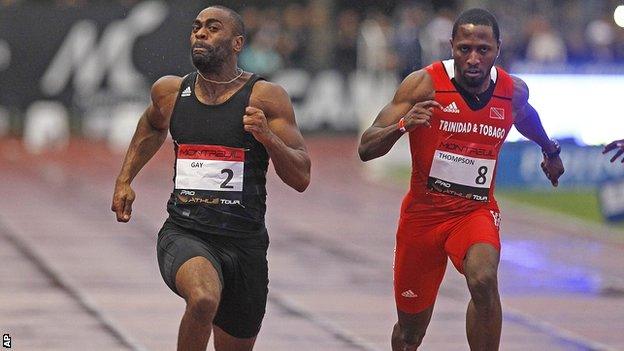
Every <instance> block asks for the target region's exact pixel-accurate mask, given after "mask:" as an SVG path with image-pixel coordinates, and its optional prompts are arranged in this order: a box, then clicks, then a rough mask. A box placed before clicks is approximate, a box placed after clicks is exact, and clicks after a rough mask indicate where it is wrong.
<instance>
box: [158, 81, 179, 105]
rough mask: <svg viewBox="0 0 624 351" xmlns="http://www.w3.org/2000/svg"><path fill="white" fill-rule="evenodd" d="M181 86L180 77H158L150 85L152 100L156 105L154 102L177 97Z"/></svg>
mask: <svg viewBox="0 0 624 351" xmlns="http://www.w3.org/2000/svg"><path fill="white" fill-rule="evenodd" d="M181 85H182V77H178V76H163V77H160V78H159V79H158V80H157V81H156V82H154V84H153V85H152V91H151V95H152V100H154V102H156V103H158V101H156V100H160V99H162V98H164V97H167V96H169V95H172V94H173V95H177V93H178V91H179V90H180V86H181Z"/></svg>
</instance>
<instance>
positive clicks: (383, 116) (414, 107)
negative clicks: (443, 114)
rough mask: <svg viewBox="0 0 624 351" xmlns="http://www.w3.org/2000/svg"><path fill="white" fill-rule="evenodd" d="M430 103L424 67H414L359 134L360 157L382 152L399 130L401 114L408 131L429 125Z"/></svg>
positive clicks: (379, 154)
mask: <svg viewBox="0 0 624 351" xmlns="http://www.w3.org/2000/svg"><path fill="white" fill-rule="evenodd" d="M433 107H441V106H440V105H439V104H438V103H437V102H435V101H433V87H432V84H431V81H430V78H429V76H428V74H427V73H426V72H425V71H422V70H421V71H417V72H414V73H412V74H410V75H409V76H407V77H406V78H405V80H403V82H402V83H401V85H400V86H399V88H398V89H397V91H396V93H395V95H394V98H393V99H392V101H391V102H390V103H388V104H387V105H386V106H385V107H384V108H383V109H382V110H381V112H379V114H378V115H377V118H375V121H374V122H373V124H372V125H371V126H370V127H369V128H368V129H367V130H366V131H365V132H364V134H362V138H361V140H360V146H359V147H358V154H359V155H360V159H361V160H362V161H368V160H372V159H375V158H377V157H380V156H383V155H385V154H387V153H388V151H390V149H391V148H392V146H394V144H395V143H396V142H397V140H399V138H400V137H401V135H402V134H403V133H402V132H401V131H399V128H398V122H399V120H400V119H401V117H403V118H404V121H405V128H406V130H407V131H411V130H413V129H414V128H417V127H418V126H421V125H426V126H427V127H429V126H430V124H429V118H430V117H431V113H432V111H433Z"/></svg>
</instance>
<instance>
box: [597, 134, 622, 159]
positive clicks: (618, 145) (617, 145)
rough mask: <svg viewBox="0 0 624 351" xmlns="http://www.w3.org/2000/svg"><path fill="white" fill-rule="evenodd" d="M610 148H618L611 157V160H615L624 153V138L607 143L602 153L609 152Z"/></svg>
mask: <svg viewBox="0 0 624 351" xmlns="http://www.w3.org/2000/svg"><path fill="white" fill-rule="evenodd" d="M612 150H618V151H617V152H616V153H615V155H613V157H611V162H615V160H617V159H618V157H620V156H622V154H624V139H622V140H616V141H613V142H611V143H610V144H609V145H607V146H605V148H604V149H603V150H602V153H603V154H606V153H607V152H610V151H612ZM621 162H622V163H624V157H622V161H621Z"/></svg>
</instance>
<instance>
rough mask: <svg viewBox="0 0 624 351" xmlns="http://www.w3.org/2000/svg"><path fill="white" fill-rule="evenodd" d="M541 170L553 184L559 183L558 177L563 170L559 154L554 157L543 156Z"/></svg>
mask: <svg viewBox="0 0 624 351" xmlns="http://www.w3.org/2000/svg"><path fill="white" fill-rule="evenodd" d="M541 166H542V171H544V174H546V178H548V179H549V180H550V182H551V183H552V185H553V186H558V185H559V177H561V175H562V174H563V172H564V171H565V170H564V169H563V162H562V161H561V158H560V157H559V156H557V157H555V158H547V157H544V161H542V164H541Z"/></svg>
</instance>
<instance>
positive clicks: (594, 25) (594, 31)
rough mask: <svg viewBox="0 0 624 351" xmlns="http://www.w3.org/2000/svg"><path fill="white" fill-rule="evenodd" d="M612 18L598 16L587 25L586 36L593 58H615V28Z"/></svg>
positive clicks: (606, 59) (607, 59) (603, 60)
mask: <svg viewBox="0 0 624 351" xmlns="http://www.w3.org/2000/svg"><path fill="white" fill-rule="evenodd" d="M613 27H614V24H613V19H612V18H597V19H594V20H593V21H591V22H590V23H589V25H587V30H586V31H585V36H586V38H587V42H588V43H589V46H590V47H591V53H592V59H593V60H594V61H597V62H610V61H613V59H614V52H613V45H614V44H615V30H614V29H615V28H613Z"/></svg>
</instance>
